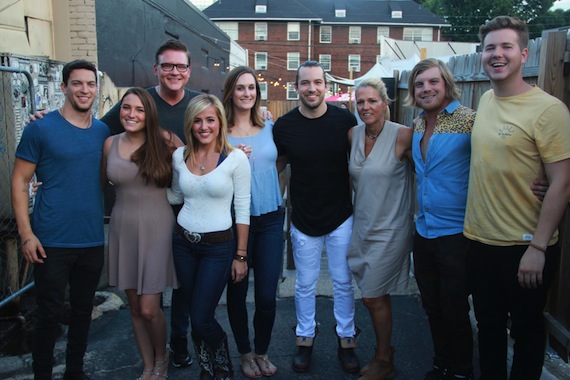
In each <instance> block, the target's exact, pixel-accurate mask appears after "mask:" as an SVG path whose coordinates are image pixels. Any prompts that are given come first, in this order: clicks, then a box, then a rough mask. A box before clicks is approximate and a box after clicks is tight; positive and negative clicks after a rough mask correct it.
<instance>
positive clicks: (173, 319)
mask: <svg viewBox="0 0 570 380" xmlns="http://www.w3.org/2000/svg"><path fill="white" fill-rule="evenodd" d="M188 318H190V300H189V299H188V297H186V293H184V290H183V289H182V288H178V289H172V300H171V305H170V337H171V340H172V337H179V336H183V337H187V336H188V324H189V321H188Z"/></svg>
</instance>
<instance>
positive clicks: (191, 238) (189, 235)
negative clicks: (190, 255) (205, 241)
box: [184, 230, 202, 243]
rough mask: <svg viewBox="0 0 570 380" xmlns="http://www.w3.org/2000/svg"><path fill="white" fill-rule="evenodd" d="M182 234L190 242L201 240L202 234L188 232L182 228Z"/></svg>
mask: <svg viewBox="0 0 570 380" xmlns="http://www.w3.org/2000/svg"><path fill="white" fill-rule="evenodd" d="M184 236H185V237H186V239H188V241H189V242H190V243H199V242H200V240H202V235H200V234H199V233H197V232H189V231H186V230H184Z"/></svg>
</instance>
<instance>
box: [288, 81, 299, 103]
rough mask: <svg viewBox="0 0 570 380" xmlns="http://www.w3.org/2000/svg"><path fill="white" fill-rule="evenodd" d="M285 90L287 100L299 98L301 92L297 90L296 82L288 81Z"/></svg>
mask: <svg viewBox="0 0 570 380" xmlns="http://www.w3.org/2000/svg"><path fill="white" fill-rule="evenodd" d="M285 91H286V99H287V100H299V93H298V92H297V91H296V90H295V82H287V85H286V86H285Z"/></svg>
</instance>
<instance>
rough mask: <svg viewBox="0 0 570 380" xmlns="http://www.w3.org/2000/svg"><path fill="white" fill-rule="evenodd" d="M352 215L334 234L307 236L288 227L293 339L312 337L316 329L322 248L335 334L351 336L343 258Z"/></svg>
mask: <svg viewBox="0 0 570 380" xmlns="http://www.w3.org/2000/svg"><path fill="white" fill-rule="evenodd" d="M352 221H353V218H352V215H351V216H350V217H349V218H348V219H347V220H345V221H344V222H343V223H342V224H341V225H340V226H338V227H337V228H336V229H335V230H334V231H332V232H330V233H328V234H326V235H323V236H309V235H306V234H304V233H303V232H301V231H299V230H298V229H297V228H296V227H295V226H294V225H293V224H291V242H292V243H293V258H294V259H295V267H296V282H295V312H296V314H297V327H296V329H295V334H296V335H297V336H304V337H311V338H312V337H314V336H315V329H316V327H317V321H316V319H315V315H316V301H317V300H316V292H317V280H318V279H319V274H320V269H321V256H322V253H323V246H324V247H325V248H326V253H327V258H328V264H329V275H330V277H331V280H332V283H333V294H334V306H333V309H334V310H333V312H334V316H335V319H336V333H337V335H338V336H339V337H341V338H346V337H352V336H354V334H355V333H356V327H355V326H354V288H353V286H352V273H351V272H350V268H349V267H348V260H347V258H346V255H347V252H348V247H349V246H350V238H351V235H352Z"/></svg>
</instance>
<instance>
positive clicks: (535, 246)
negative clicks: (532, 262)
mask: <svg viewBox="0 0 570 380" xmlns="http://www.w3.org/2000/svg"><path fill="white" fill-rule="evenodd" d="M528 246H529V247H532V248H534V249H536V250H539V251H540V252H542V253H544V254H546V249H547V248H548V247H547V248H542V247H539V246H538V245H536V244H534V243H529V245H528Z"/></svg>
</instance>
